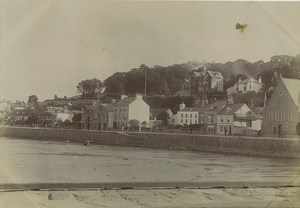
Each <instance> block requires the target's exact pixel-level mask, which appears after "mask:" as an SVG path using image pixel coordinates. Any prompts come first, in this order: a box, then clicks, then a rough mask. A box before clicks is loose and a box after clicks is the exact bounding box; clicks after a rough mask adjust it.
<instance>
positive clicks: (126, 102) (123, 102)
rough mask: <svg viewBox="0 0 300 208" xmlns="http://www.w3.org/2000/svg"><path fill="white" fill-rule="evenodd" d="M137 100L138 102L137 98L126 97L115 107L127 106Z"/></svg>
mask: <svg viewBox="0 0 300 208" xmlns="http://www.w3.org/2000/svg"><path fill="white" fill-rule="evenodd" d="M135 100H136V97H126V98H123V99H122V100H120V101H118V102H116V103H115V104H114V105H115V106H127V105H129V104H130V103H132V102H133V101H135Z"/></svg>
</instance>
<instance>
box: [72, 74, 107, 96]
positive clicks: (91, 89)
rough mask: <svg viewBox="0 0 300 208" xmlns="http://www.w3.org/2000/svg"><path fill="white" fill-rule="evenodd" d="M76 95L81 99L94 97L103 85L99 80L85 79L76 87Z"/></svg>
mask: <svg viewBox="0 0 300 208" xmlns="http://www.w3.org/2000/svg"><path fill="white" fill-rule="evenodd" d="M76 88H77V93H79V94H80V95H81V96H82V97H95V96H96V95H97V94H98V93H99V92H101V91H102V89H103V83H102V81H100V80H99V79H96V78H93V79H86V80H83V81H81V82H79V83H78V85H77V86H76Z"/></svg>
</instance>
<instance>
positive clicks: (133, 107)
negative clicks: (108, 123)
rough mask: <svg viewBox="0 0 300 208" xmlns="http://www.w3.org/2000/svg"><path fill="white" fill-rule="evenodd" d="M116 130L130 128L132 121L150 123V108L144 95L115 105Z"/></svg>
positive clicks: (126, 99) (129, 98)
mask: <svg viewBox="0 0 300 208" xmlns="http://www.w3.org/2000/svg"><path fill="white" fill-rule="evenodd" d="M114 108H115V111H114V128H122V127H128V126H129V125H128V122H129V121H130V120H138V121H140V122H143V121H146V122H147V123H149V117H150V107H149V105H148V104H147V103H146V102H145V101H144V100H143V97H142V95H136V97H125V98H123V99H121V100H120V101H119V102H117V103H115V104H114Z"/></svg>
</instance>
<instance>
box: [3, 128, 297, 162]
mask: <svg viewBox="0 0 300 208" xmlns="http://www.w3.org/2000/svg"><path fill="white" fill-rule="evenodd" d="M0 135H2V136H7V137H17V138H29V139H37V140H56V141H63V142H65V141H67V140H69V141H70V142H80V143H83V142H85V141H86V140H90V141H93V142H95V143H96V144H103V145H120V146H132V147H149V148H163V149H178V150H193V151H211V152H219V153H232V154H243V155H255V156H271V157H300V140H299V139H292V138H265V137H228V136H227V137H224V136H210V135H193V134H171V133H152V132H115V131H86V130H73V129H42V128H13V127H2V128H0Z"/></svg>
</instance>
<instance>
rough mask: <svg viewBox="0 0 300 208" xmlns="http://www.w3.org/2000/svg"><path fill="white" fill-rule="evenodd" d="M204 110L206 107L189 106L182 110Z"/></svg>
mask: <svg viewBox="0 0 300 208" xmlns="http://www.w3.org/2000/svg"><path fill="white" fill-rule="evenodd" d="M203 110H204V107H188V108H184V109H182V110H181V111H196V112H199V111H203Z"/></svg>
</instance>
